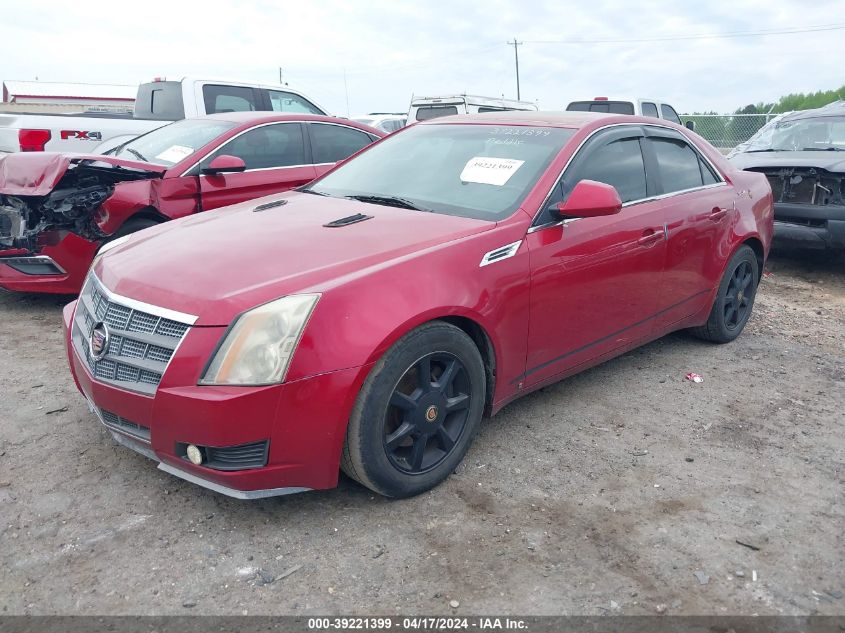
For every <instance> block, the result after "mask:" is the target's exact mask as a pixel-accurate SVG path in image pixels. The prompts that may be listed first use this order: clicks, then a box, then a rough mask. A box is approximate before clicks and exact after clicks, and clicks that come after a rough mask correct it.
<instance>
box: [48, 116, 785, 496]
mask: <svg viewBox="0 0 845 633" xmlns="http://www.w3.org/2000/svg"><path fill="white" fill-rule="evenodd" d="M772 213H773V212H772V194H771V189H770V188H769V184H768V182H767V181H766V178H765V176H764V175H762V174H757V173H751V172H744V171H740V170H738V169H736V168H734V167H732V166H731V164H730V163H728V162H727V161H726V160H725V159H724V158H723V157H722V156H721V155H720V154H719V152H718V151H716V150H714V149H713V148H712V147H711V146H710V145H708V144H707V143H706V141H704V140H703V139H701V138H700V137H699V136H697V135H695V134H693V133H692V132H690V131H689V130H686V129H685V128H683V127H680V126H677V125H674V124H672V123H669V122H659V121H656V120H655V119H649V118H640V117H633V116H616V115H599V114H592V113H567V114H550V113H549V114H545V113H538V112H511V113H496V114H482V115H466V116H459V117H447V118H441V119H435V120H432V121H427V122H424V123H420V124H417V125H414V126H411V127H408V128H405V129H403V130H400V131H398V132H395V133H394V134H392V135H391V136H388V137H387V138H385V139H383V140H381V141H379V142H378V143H375V144H373V145H372V146H370V147H369V148H367V149H365V150H364V151H363V152H361V153H359V154H358V155H356V156H354V157H353V158H351V159H350V160H348V161H345V162H344V163H342V164H340V165H339V166H337V167H335V169H333V170H332V171H330V172H329V173H327V174H325V175H324V176H322V177H321V178H318V179H317V180H316V181H314V182H313V183H311V184H309V185H307V186H305V187H303V188H301V190H299V191H296V192H286V193H282V194H279V195H275V196H271V197H268V198H265V199H264V200H262V201H260V204H259V203H257V202H247V203H243V204H239V205H234V206H231V207H229V208H227V209H222V210H219V211H217V212H215V213H213V214H208V215H198V216H194V217H189V218H184V219H181V220H177V221H174V222H169V223H167V224H165V225H162V226H158V227H154V228H152V229H149V230H146V231H144V232H142V233H139V234H136V235H132V236H127V237H125V238H122V239H120V240H115V241H113V242H111V243H110V244H107V245H106V247H105V248H104V251H105V252H103V253H102V255H101V256H100V257H99V258H98V260H97V261H96V262H95V263H94V265H93V266H92V268H91V272H90V274H89V275H88V278H87V280H86V282H85V287H84V289H83V291H82V293H81V294H80V297H79V299H78V300H77V301H76V302H73V303H71V304H69V305H68V306H67V307H66V308H65V310H64V327H65V330H66V339H65V340H66V343H67V353H68V359H69V362H70V367H71V370H72V372H73V375H74V377H75V380H76V384H77V386H78V388H79V390H80V391H81V393H82V394H83V395H84V396H85V398H86V400H87V401H88V403H89V406H90V408H91V411H92V413H93V414H94V415H95V416H96V417H97V418H99V420H100V421H101V422H102V423H103V424H104V425H105V426H106V428H107V429H108V431H109V432H110V433H111V434H112V435H113V437H114V438H115V439H116V440H117V441H118V442H120V443H121V444H124V445H126V446H127V447H129V448H132V449H134V450H136V451H138V452H140V453H142V454H144V455H146V456H148V457H150V458H151V459H153V460H155V462H157V463H158V467H159V468H160V469H162V470H164V471H166V472H168V473H171V474H173V475H176V476H178V477H182V478H183V479H186V480H188V481H191V482H194V483H196V484H199V485H202V486H205V487H207V488H210V489H212V490H216V491H218V492H221V493H224V494H228V495H232V496H235V497H240V498H256V497H265V496H270V495H278V494H286V493H291V492H299V491H303V490H308V489H325V488H331V487H333V486H335V485H336V484H337V481H338V473H339V471H340V470H341V469H342V470H343V471H345V472H346V473H347V474H348V475H349V476H350V477H352V478H354V479H355V480H357V481H358V482H360V483H361V484H363V485H365V486H367V487H369V488H371V489H372V490H374V491H376V492H378V493H380V494H383V495H387V496H390V497H406V496H409V495H414V494H418V493H421V492H423V491H425V490H428V489H430V488H432V487H433V486H435V485H437V484H438V483H439V482H441V481H443V480H444V479H445V478H446V477H448V475H449V474H450V473H451V472H452V471H453V470H454V469H455V467H456V466H457V465H458V464H459V463H460V461H461V460H462V459H463V458H464V455H465V454H466V452H467V450H468V449H469V447H470V443H471V442H472V439H473V436H474V434H475V433H476V431H477V430H478V428H479V424H480V423H481V421H482V418H483V417H484V416H491V415H494V414H496V412H497V411H499V410H500V409H501V408H502V407H504V406H505V405H506V404H507V403H509V402H511V401H513V400H514V399H516V398H518V397H520V396H523V395H525V394H526V393H529V392H531V391H534V390H535V389H538V388H540V387H543V386H544V385H548V384H550V383H552V382H555V381H558V380H561V379H562V378H565V377H567V376H569V375H572V374H574V373H576V372H579V371H582V370H584V369H586V368H587V367H590V366H592V365H596V364H598V363H601V362H602V361H605V360H607V359H609V358H612V357H614V356H617V355H619V354H622V353H624V352H626V351H628V350H630V349H632V348H634V347H636V346H638V345H642V344H644V343H646V342H648V341H651V340H653V339H656V338H659V337H661V336H663V335H664V334H666V333H668V332H671V331H674V330H680V329H689V330H691V332H692V333H694V334H695V335H697V336H699V337H701V338H704V339H706V340H709V341H713V342H717V343H727V342H729V341H731V340H733V339H735V338H736V337H737V336H738V335H739V334H740V332H742V330H743V327H744V326H745V324H746V322H747V320H748V318H749V316H750V314H751V310H752V306H753V304H754V297H755V294H756V291H757V284H758V282H759V281H760V275H761V271H762V270H763V266H764V263H765V261H766V257H767V255H768V252H769V246H770V242H771V237H772V217H773V216H772ZM106 249H107V250H106ZM175 271H178V274H174V272H175Z"/></svg>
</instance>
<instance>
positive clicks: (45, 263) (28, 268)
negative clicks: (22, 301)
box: [0, 233, 98, 294]
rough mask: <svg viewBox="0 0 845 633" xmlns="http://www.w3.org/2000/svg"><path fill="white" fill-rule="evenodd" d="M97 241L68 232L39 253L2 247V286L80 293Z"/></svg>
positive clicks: (0, 252) (32, 290)
mask: <svg viewBox="0 0 845 633" xmlns="http://www.w3.org/2000/svg"><path fill="white" fill-rule="evenodd" d="M97 246H98V245H97V243H96V242H91V241H89V240H86V239H84V238H81V237H79V236H78V235H75V234H73V233H68V234H67V235H65V236H64V238H62V240H61V241H60V242H59V243H58V244H55V245H50V246H44V247H42V248H41V250H40V251H39V252H38V253H28V252H21V251H18V250H15V251H11V250H10V251H2V250H0V288H3V289H4V290H13V291H16V292H44V293H51V294H78V293H79V289H80V288H82V282H83V281H84V280H85V274H86V273H87V272H88V268H89V267H90V266H91V261H92V260H93V259H94V255H95V254H96V252H97Z"/></svg>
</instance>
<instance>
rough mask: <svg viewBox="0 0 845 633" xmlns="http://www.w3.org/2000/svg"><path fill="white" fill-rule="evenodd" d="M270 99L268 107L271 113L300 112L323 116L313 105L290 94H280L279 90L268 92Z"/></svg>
mask: <svg viewBox="0 0 845 633" xmlns="http://www.w3.org/2000/svg"><path fill="white" fill-rule="evenodd" d="M267 94H268V96H269V97H270V106H271V107H272V108H273V112H300V113H304V114H325V112H323V111H322V110H320V109H319V108H318V107H317V106H315V105H314V104H313V103H311V102H310V101H308V100H307V99H303V98H302V97H300V96H299V95H295V94H293V93H292V92H282V91H281V90H268V91H267Z"/></svg>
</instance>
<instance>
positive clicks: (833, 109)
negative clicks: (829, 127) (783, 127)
mask: <svg viewBox="0 0 845 633" xmlns="http://www.w3.org/2000/svg"><path fill="white" fill-rule="evenodd" d="M820 116H845V101H843V100H841V99H840V100H839V101H834V102H833V103H828V104H827V105H826V106H822V107H821V108H815V109H813V110H799V111H798V112H791V113H789V114H785V115H784V116H783V118H782V119H781V121H798V120H800V119H815V118H817V117H820Z"/></svg>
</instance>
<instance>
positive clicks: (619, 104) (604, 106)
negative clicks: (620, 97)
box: [566, 101, 634, 114]
mask: <svg viewBox="0 0 845 633" xmlns="http://www.w3.org/2000/svg"><path fill="white" fill-rule="evenodd" d="M566 109H567V110H569V111H570V112H607V113H610V114H634V104H633V103H631V102H630V101H573V102H572V103H570V104H569V105H568V106H566Z"/></svg>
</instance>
